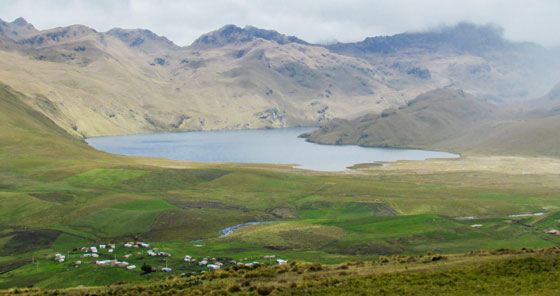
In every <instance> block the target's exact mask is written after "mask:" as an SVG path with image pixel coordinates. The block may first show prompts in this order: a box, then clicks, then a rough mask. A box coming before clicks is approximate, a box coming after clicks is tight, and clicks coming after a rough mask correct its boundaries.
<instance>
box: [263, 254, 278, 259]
mask: <svg viewBox="0 0 560 296" xmlns="http://www.w3.org/2000/svg"><path fill="white" fill-rule="evenodd" d="M262 258H263V259H274V258H276V256H275V255H266V256H263V257H262Z"/></svg>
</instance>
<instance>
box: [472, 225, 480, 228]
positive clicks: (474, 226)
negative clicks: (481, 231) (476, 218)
mask: <svg viewBox="0 0 560 296" xmlns="http://www.w3.org/2000/svg"><path fill="white" fill-rule="evenodd" d="M471 227H472V228H478V227H482V224H473V225H471Z"/></svg>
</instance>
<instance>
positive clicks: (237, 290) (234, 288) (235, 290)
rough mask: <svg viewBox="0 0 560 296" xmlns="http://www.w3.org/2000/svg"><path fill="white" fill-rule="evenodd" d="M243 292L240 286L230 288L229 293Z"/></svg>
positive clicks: (235, 285) (234, 285)
mask: <svg viewBox="0 0 560 296" xmlns="http://www.w3.org/2000/svg"><path fill="white" fill-rule="evenodd" d="M239 291H241V286H240V285H239V284H233V285H230V286H229V288H228V292H230V293H235V292H239Z"/></svg>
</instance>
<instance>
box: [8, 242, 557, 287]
mask: <svg viewBox="0 0 560 296" xmlns="http://www.w3.org/2000/svg"><path fill="white" fill-rule="evenodd" d="M559 260H560V259H559V257H558V248H548V249H535V250H533V249H525V250H524V251H523V252H516V251H512V250H499V251H496V252H478V253H470V254H465V255H458V256H457V255H455V256H441V255H424V256H395V257H392V258H388V257H383V258H380V259H378V260H373V261H366V262H363V261H353V262H348V263H344V264H339V265H334V266H325V265H321V264H305V263H296V262H291V263H289V264H288V265H283V266H278V265H275V266H267V265H264V266H257V267H244V266H235V267H232V268H228V269H226V270H221V271H218V272H215V273H211V274H206V275H184V276H181V277H178V276H175V277H169V278H166V279H155V280H151V281H146V282H143V283H137V282H132V283H118V284H115V285H110V286H104V287H90V288H86V287H82V288H73V289H58V290H42V289H37V288H19V289H11V290H10V291H6V292H5V293H3V294H6V295H14V294H18V295H76V294H77V295H84V294H85V295H90V294H95V295H115V294H119V295H120V294H124V295H128V294H131V295H132V294H139V293H144V294H157V295H160V294H170V295H174V294H181V295H228V294H239V295H310V294H313V295H315V294H320V295H343V294H344V295H348V294H352V295H356V294H382V295H555V294H556V292H557V290H558V288H559V285H558V282H557V281H556V280H555V279H556V277H558V275H559V274H558V269H557V268H556V266H557V264H558V263H559Z"/></svg>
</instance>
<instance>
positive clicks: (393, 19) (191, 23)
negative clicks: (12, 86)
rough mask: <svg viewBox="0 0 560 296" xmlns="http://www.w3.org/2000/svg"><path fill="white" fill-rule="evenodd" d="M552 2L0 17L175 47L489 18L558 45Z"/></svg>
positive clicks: (520, 35)
mask: <svg viewBox="0 0 560 296" xmlns="http://www.w3.org/2000/svg"><path fill="white" fill-rule="evenodd" d="M558 15H560V1H558V0H539V1H528V0H454V1H449V0H424V1H418V0H400V1H395V0H336V1H335V0H320V1H319V0H283V1H273V0H268V1H265V0H235V1H234V0H213V1H196V0H177V1H158V0H116V1H111V0H95V1H94V0H91V1H86V0H84V1H78V0H2V1H1V3H0V18H2V19H4V20H13V19H15V18H17V17H20V16H22V17H24V18H26V19H27V20H28V21H29V22H31V23H33V24H34V25H35V26H36V27H38V28H40V29H48V28H53V27H57V26H67V25H71V24H84V25H87V26H90V27H92V28H94V29H96V30H98V31H107V30H109V29H111V28H113V27H123V28H146V29H150V30H152V31H154V32H155V33H157V34H160V35H164V36H166V37H168V38H169V39H171V40H173V41H174V42H176V43H177V44H179V45H188V44H190V43H191V42H192V41H193V40H194V39H196V38H197V37H199V36H200V35H201V34H204V33H206V32H209V31H212V30H215V29H217V28H219V27H222V26H223V25H225V24H236V25H238V26H245V25H253V26H256V27H260V28H265V29H274V30H277V31H279V32H281V33H284V34H288V35H295V36H297V37H299V38H301V39H304V40H307V41H310V42H321V41H326V40H339V41H346V42H348V41H359V40H363V39H364V38H365V37H369V36H377V35H392V34H396V33H401V32H405V31H420V30H426V29H429V28H432V27H436V26H440V25H444V24H447V25H453V24H455V23H457V22H460V21H470V22H474V23H478V24H486V23H494V24H497V25H500V26H502V27H503V28H504V31H505V34H506V37H508V38H510V39H512V40H516V41H533V42H537V43H540V44H543V45H545V46H559V45H560V35H558V34H557V33H556V32H555V28H558V27H560V18H558Z"/></svg>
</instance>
